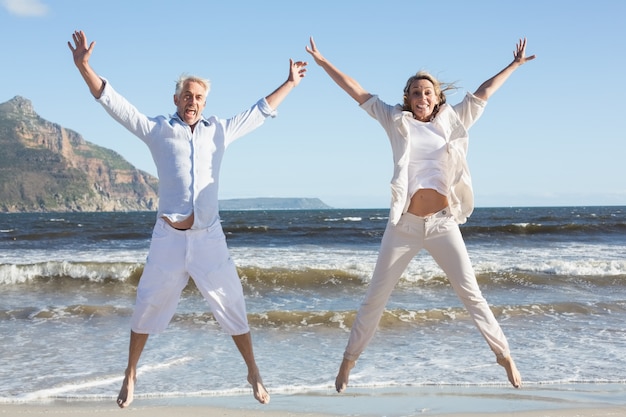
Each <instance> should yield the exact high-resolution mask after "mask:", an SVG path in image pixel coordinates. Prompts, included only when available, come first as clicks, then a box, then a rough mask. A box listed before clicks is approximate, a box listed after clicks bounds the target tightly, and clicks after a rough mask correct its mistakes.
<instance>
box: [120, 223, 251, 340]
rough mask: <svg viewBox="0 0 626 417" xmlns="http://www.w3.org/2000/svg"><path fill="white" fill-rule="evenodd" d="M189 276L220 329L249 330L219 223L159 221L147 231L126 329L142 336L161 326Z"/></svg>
mask: <svg viewBox="0 0 626 417" xmlns="http://www.w3.org/2000/svg"><path fill="white" fill-rule="evenodd" d="M190 276H191V277H192V278H193V280H194V282H195V284H196V287H198V290H199V291H200V292H201V293H202V295H203V296H204V298H205V299H206V300H207V301H208V303H209V305H210V307H211V311H212V313H213V316H214V317H215V319H216V320H217V322H218V323H219V324H220V326H221V327H222V329H224V330H225V331H226V332H227V333H228V334H229V335H231V336H236V335H241V334H244V333H247V332H249V331H250V329H249V327H248V318H247V315H246V305H245V300H244V295H243V288H242V286H241V281H240V279H239V275H238V274H237V269H236V268H235V264H234V262H233V260H232V259H231V258H230V254H229V252H228V247H227V246H226V237H225V236H224V232H223V231H222V226H221V225H220V224H219V223H216V224H215V225H213V226H211V227H209V228H207V229H201V230H191V229H190V230H176V229H174V228H173V227H171V226H170V225H169V224H167V222H165V220H163V219H158V220H157V222H156V225H155V226H154V230H153V232H152V241H151V242H150V250H149V252H148V260H147V262H146V265H145V266H144V270H143V274H142V275H141V279H140V280H139V285H138V287H137V300H136V302H135V310H134V313H133V317H132V319H131V329H132V330H133V331H134V332H135V333H144V334H145V333H148V334H150V333H159V332H162V331H163V330H165V329H166V327H167V325H168V324H169V322H170V320H171V319H172V317H173V316H174V313H175V311H176V307H177V306H178V301H179V299H180V294H181V292H182V291H183V289H184V288H185V286H186V285H187V283H188V282H189V277H190Z"/></svg>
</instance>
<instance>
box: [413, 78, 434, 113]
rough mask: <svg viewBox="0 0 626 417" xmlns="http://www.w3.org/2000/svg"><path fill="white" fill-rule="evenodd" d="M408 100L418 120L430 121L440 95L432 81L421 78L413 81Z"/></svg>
mask: <svg viewBox="0 0 626 417" xmlns="http://www.w3.org/2000/svg"><path fill="white" fill-rule="evenodd" d="M407 102H408V104H409V107H410V108H411V111H412V112H413V116H414V117H415V118H416V119H417V120H419V121H421V122H429V121H430V119H431V117H432V114H433V111H435V106H437V104H439V96H438V95H437V93H436V91H435V86H434V85H433V83H432V82H430V81H429V80H425V79H419V80H415V81H413V82H412V83H411V86H410V87H409V92H408V93H407Z"/></svg>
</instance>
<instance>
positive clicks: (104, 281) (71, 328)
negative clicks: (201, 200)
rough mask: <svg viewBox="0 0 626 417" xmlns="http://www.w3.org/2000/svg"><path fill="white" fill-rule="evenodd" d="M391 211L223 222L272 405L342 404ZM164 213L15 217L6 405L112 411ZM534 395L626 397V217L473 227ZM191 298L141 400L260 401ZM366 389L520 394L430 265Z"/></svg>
mask: <svg viewBox="0 0 626 417" xmlns="http://www.w3.org/2000/svg"><path fill="white" fill-rule="evenodd" d="M387 215H388V211H387V209H380V210H376V209H344V210H335V209H333V210H314V211H308V210H294V211H224V212H222V213H221V217H222V225H223V228H224V231H225V233H226V234H227V239H228V244H229V247H230V251H231V255H232V257H233V258H234V260H235V263H236V264H237V266H238V269H239V272H240V276H241V279H242V283H243V286H244V291H245V294H246V300H247V306H248V314H249V320H250V325H251V329H252V336H253V342H254V348H255V353H256V357H257V362H258V364H259V367H260V369H261V373H262V375H263V377H264V381H265V384H266V386H267V387H268V389H269V390H270V393H271V394H272V395H277V394H278V395H280V394H292V393H297V394H302V393H304V394H307V393H320V392H321V393H326V392H332V391H333V389H334V378H335V375H336V371H337V369H338V366H339V363H340V361H341V358H342V354H343V349H344V347H345V344H346V341H347V338H348V334H349V330H350V325H351V323H352V321H353V319H354V316H355V314H356V310H357V309H358V306H359V303H360V302H361V300H362V298H363V296H364V293H365V291H366V288H367V283H368V281H369V279H370V275H371V272H372V270H373V268H374V264H375V261H376V255H377V250H378V246H379V243H380V240H381V237H382V233H383V230H384V227H385V224H386V222H387V220H388V217H387ZM154 220H155V213H152V212H149V213H63V214H58V213H57V214H0V340H1V344H0V403H19V402H29V401H41V400H50V399H81V400H83V399H84V400H100V399H108V398H111V399H114V398H116V396H117V393H118V391H119V388H120V384H121V380H122V374H123V371H124V368H125V366H126V359H127V350H128V336H129V327H128V326H129V320H130V315H131V314H132V308H133V303H134V296H135V288H136V285H137V282H138V280H139V277H140V275H141V272H142V265H143V262H144V260H145V257H146V254H147V250H148V245H149V241H150V235H151V231H152V225H153V223H154ZM462 231H463V234H464V236H465V240H466V243H467V246H468V250H469V252H470V256H471V258H472V261H473V264H474V267H475V270H476V273H477V276H478V280H479V283H480V285H481V289H482V291H483V293H484V295H485V297H486V298H487V300H488V301H489V303H490V305H491V306H492V308H493V310H494V312H495V314H496V317H497V318H498V320H499V321H500V323H501V325H502V327H503V329H504V332H505V334H506V335H507V337H508V339H509V342H510V344H511V348H512V353H513V355H514V357H515V359H516V362H517V366H518V368H519V370H520V372H521V373H522V376H523V379H524V384H525V385H527V386H543V385H547V384H550V385H554V384H559V386H572V387H574V386H579V385H580V384H626V207H616V206H612V207H560V208H559V207H555V208H546V207H540V208H478V209H476V211H475V212H474V214H473V215H472V217H471V218H470V219H469V221H468V223H466V224H465V225H463V226H462ZM245 377H246V368H245V366H244V364H243V362H242V360H241V357H240V356H239V353H238V352H237V351H236V349H235V347H234V344H233V342H232V339H231V338H230V337H229V336H227V335H226V334H224V333H223V332H222V331H221V329H220V328H219V326H218V325H217V324H216V322H215V321H214V319H213V317H212V315H211V313H210V311H209V309H208V306H207V304H206V302H205V301H204V300H203V299H202V297H201V296H200V294H199V293H198V291H197V290H196V289H195V287H194V286H193V284H190V285H189V286H188V288H187V289H186V290H185V291H184V293H183V296H182V298H181V301H180V304H179V307H178V310H177V314H176V316H175V317H174V319H173V321H172V323H171V324H170V326H169V328H168V329H167V330H166V331H165V332H164V333H162V334H159V335H154V336H151V337H150V340H149V341H148V345H147V347H146V349H145V351H144V354H143V356H142V359H141V361H140V364H139V379H138V384H137V387H136V398H137V399H141V398H164V397H165V398H180V397H187V396H199V397H220V398H226V397H229V396H235V395H242V394H248V393H249V392H250V388H249V386H248V385H247V384H246V381H245ZM350 382H351V383H350V386H351V389H355V390H358V389H380V390H385V389H389V388H393V387H450V386H459V385H461V386H473V387H476V386H490V387H495V388H498V387H507V386H508V381H507V380H506V376H505V373H504V370H503V369H502V368H501V367H499V366H498V365H497V364H495V359H494V356H493V354H492V353H491V351H490V350H489V348H488V346H487V344H486V343H485V342H484V340H483V339H482V337H481V336H480V335H479V333H478V331H477V330H476V328H475V327H474V325H473V324H472V323H471V320H470V318H469V317H468V315H467V313H466V312H465V310H464V309H463V308H462V306H461V304H460V302H459V301H458V300H457V298H456V296H455V294H454V293H453V291H452V289H451V288H450V286H449V284H448V282H447V280H446V278H445V276H444V275H443V273H442V272H441V270H440V269H439V268H438V267H437V265H436V264H435V263H434V262H433V261H432V259H431V258H430V256H429V255H428V254H427V253H426V252H422V253H421V254H419V255H418V256H417V257H416V258H415V259H414V260H413V261H412V263H411V264H410V266H409V268H408V269H407V271H406V273H405V274H404V276H403V277H402V279H401V281H400V283H399V284H398V286H397V288H396V290H395V291H394V294H393V295H392V298H391V299H390V301H389V304H388V305H387V311H386V312H385V314H384V316H383V319H382V321H381V323H380V326H379V330H378V332H377V334H376V336H375V338H374V340H373V341H372V343H371V344H370V345H369V347H368V348H367V350H366V351H365V352H364V353H363V355H362V356H361V358H360V360H359V362H358V364H357V367H356V368H355V369H354V370H353V372H352V375H351V381H350Z"/></svg>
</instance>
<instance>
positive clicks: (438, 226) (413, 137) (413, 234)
mask: <svg viewBox="0 0 626 417" xmlns="http://www.w3.org/2000/svg"><path fill="white" fill-rule="evenodd" d="M310 42H311V45H310V46H307V47H306V51H307V52H308V53H310V54H311V56H313V58H314V59H315V62H316V63H317V64H318V65H319V66H321V67H322V68H323V69H324V70H325V71H326V72H327V73H328V75H329V76H330V77H331V78H332V79H333V80H334V81H335V82H336V83H337V85H339V87H341V88H342V89H343V90H344V91H346V92H347V93H348V94H349V95H350V97H352V98H353V99H355V100H356V101H357V102H358V103H359V105H360V106H361V107H362V108H363V109H364V110H365V111H367V112H368V113H369V115H370V116H372V117H373V118H375V119H376V120H378V122H379V123H380V124H381V125H382V126H383V128H384V129H385V131H386V133H387V136H388V137H389V140H390V142H391V147H392V151H393V159H394V175H393V179H392V181H391V189H392V203H391V211H390V214H389V222H388V224H387V227H386V229H385V233H384V235H383V239H382V242H381V247H380V251H379V254H378V260H377V262H376V267H375V268H374V273H373V276H372V279H371V282H370V284H369V287H368V290H367V294H366V295H365V300H364V301H363V303H362V304H361V307H360V308H359V312H358V314H357V316H356V319H355V321H354V324H353V325H352V330H351V332H350V338H349V340H348V345H347V346H346V350H345V352H344V357H343V361H342V362H341V366H340V368H339V373H338V374H337V378H336V380H335V387H336V389H337V391H338V392H343V391H344V390H345V389H346V387H347V385H348V379H349V376H350V371H351V370H352V368H353V367H354V365H355V364H356V360H357V359H358V357H359V356H360V354H361V353H362V352H363V350H365V347H366V346H367V344H368V343H369V342H370V340H371V339H372V337H373V336H374V333H375V331H376V327H377V326H378V322H379V321H380V318H381V316H382V314H383V311H384V309H385V305H386V303H387V300H388V299H389V296H390V295H391V292H392V290H393V288H394V287H395V285H396V283H397V282H398V280H399V279H400V276H401V275H402V273H403V272H404V270H405V269H406V267H407V266H408V264H409V262H410V261H411V259H412V258H413V257H414V256H415V255H416V254H417V253H418V252H419V251H420V250H422V249H426V250H427V251H428V252H429V253H430V254H431V255H432V257H433V258H434V260H435V261H436V262H437V264H438V265H439V266H440V267H441V268H442V269H443V271H444V272H445V274H446V276H447V277H448V280H449V281H450V284H451V285H452V288H453V289H454V291H455V292H456V294H457V295H458V297H459V298H460V299H461V301H462V302H463V304H464V305H465V308H466V309H467V310H468V312H469V314H470V316H471V317H472V319H473V320H474V323H475V324H476V326H477V327H478V330H479V331H480V333H481V334H482V335H483V337H484V338H485V340H486V341H487V343H488V345H489V347H490V348H491V350H492V351H493V352H494V353H495V355H496V361H497V363H498V364H500V365H501V366H503V367H504V368H505V370H506V373H507V377H508V379H509V381H510V383H511V384H512V385H513V386H514V387H516V388H519V387H520V386H521V381H522V378H521V376H520V373H519V372H518V370H517V367H516V366H515V362H514V361H513V358H512V357H511V352H510V349H509V345H508V342H507V339H506V337H505V336H504V334H503V332H502V329H501V328H500V325H499V324H498V322H497V321H496V319H495V317H494V315H493V313H492V311H491V309H490V308H489V305H488V304H487V301H486V300H485V298H484V297H483V296H482V294H481V291H480V288H479V287H478V283H477V281H476V276H475V274H474V270H473V268H472V265H471V262H470V259H469V255H468V253H467V249H466V247H465V242H464V241H463V237H462V235H461V232H460V229H459V224H462V223H465V221H466V220H467V217H468V216H469V215H470V214H471V212H472V210H473V208H474V199H473V192H472V186H471V180H470V175H469V170H468V167H467V161H466V155H467V146H468V133H467V130H468V129H469V128H470V127H471V126H472V125H473V124H474V123H475V122H476V120H477V119H478V118H479V117H480V115H481V114H482V112H483V109H484V107H485V105H486V104H487V100H488V99H489V97H491V95H492V94H493V93H495V92H496V91H497V90H498V88H500V87H501V86H502V84H503V83H504V82H505V81H506V80H507V78H508V77H509V76H510V75H511V74H512V73H513V71H515V70H516V69H517V68H518V67H519V66H521V65H522V64H524V63H526V62H527V61H530V60H533V59H535V56H534V55H532V56H529V57H527V56H526V39H521V40H520V41H519V42H518V43H517V47H516V50H515V52H514V53H513V56H514V59H513V61H512V62H511V63H510V64H509V65H507V66H506V67H505V68H504V69H503V70H502V71H500V72H499V73H498V74H496V75H495V76H493V77H492V78H490V79H488V80H487V81H485V82H484V83H483V84H482V85H481V86H480V87H478V89H477V90H476V91H475V92H474V94H471V93H467V95H466V96H465V97H464V99H463V100H462V101H461V103H459V104H457V105H455V106H450V105H449V104H446V96H445V91H446V90H448V89H450V88H453V86H451V85H442V84H441V83H440V82H439V81H437V80H436V79H435V78H434V77H433V76H432V75H430V74H428V73H426V72H418V73H417V74H416V75H414V76H412V77H411V78H409V80H408V81H407V83H406V87H405V89H404V104H403V105H402V106H401V105H396V106H391V105H388V104H386V103H384V102H383V101H382V100H380V99H379V98H378V96H376V95H372V94H370V93H369V92H368V91H366V90H365V89H363V87H361V85H360V84H359V83H358V82H357V81H356V80H354V79H353V78H351V77H349V76H348V75H346V74H344V73H342V72H341V71H340V70H339V69H337V68H336V67H335V66H334V65H333V64H331V63H330V62H329V61H328V60H327V59H326V58H325V57H324V56H323V55H322V54H321V53H320V52H319V50H318V49H317V47H316V45H315V42H314V41H313V38H311V40H310Z"/></svg>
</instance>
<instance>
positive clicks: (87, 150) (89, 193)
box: [0, 96, 158, 212]
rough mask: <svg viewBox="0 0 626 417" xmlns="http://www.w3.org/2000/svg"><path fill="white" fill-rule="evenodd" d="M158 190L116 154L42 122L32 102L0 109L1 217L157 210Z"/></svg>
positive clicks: (14, 101)
mask: <svg viewBox="0 0 626 417" xmlns="http://www.w3.org/2000/svg"><path fill="white" fill-rule="evenodd" d="M157 185H158V180H157V179H156V178H155V177H153V176H151V175H150V174H148V173H146V172H144V171H141V170H138V169H136V168H135V167H134V166H133V165H131V164H130V163H129V162H127V161H126V160H125V159H124V158H122V156H120V155H119V154H117V153H116V152H114V151H112V150H109V149H106V148H102V147H100V146H97V145H95V144H93V143H90V142H87V141H85V140H84V139H83V138H82V136H81V135H79V134H78V133H76V132H74V131H72V130H69V129H65V128H64V127H62V126H59V125H58V124H55V123H51V122H49V121H47V120H44V119H42V118H41V117H40V116H39V115H37V114H36V113H35V111H34V110H33V106H32V104H31V102H30V101H29V100H27V99H25V98H23V97H20V96H16V97H14V98H13V99H11V100H9V101H7V102H6V103H2V104H0V212H65V211H144V210H156V208H157V205H158V196H157Z"/></svg>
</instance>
